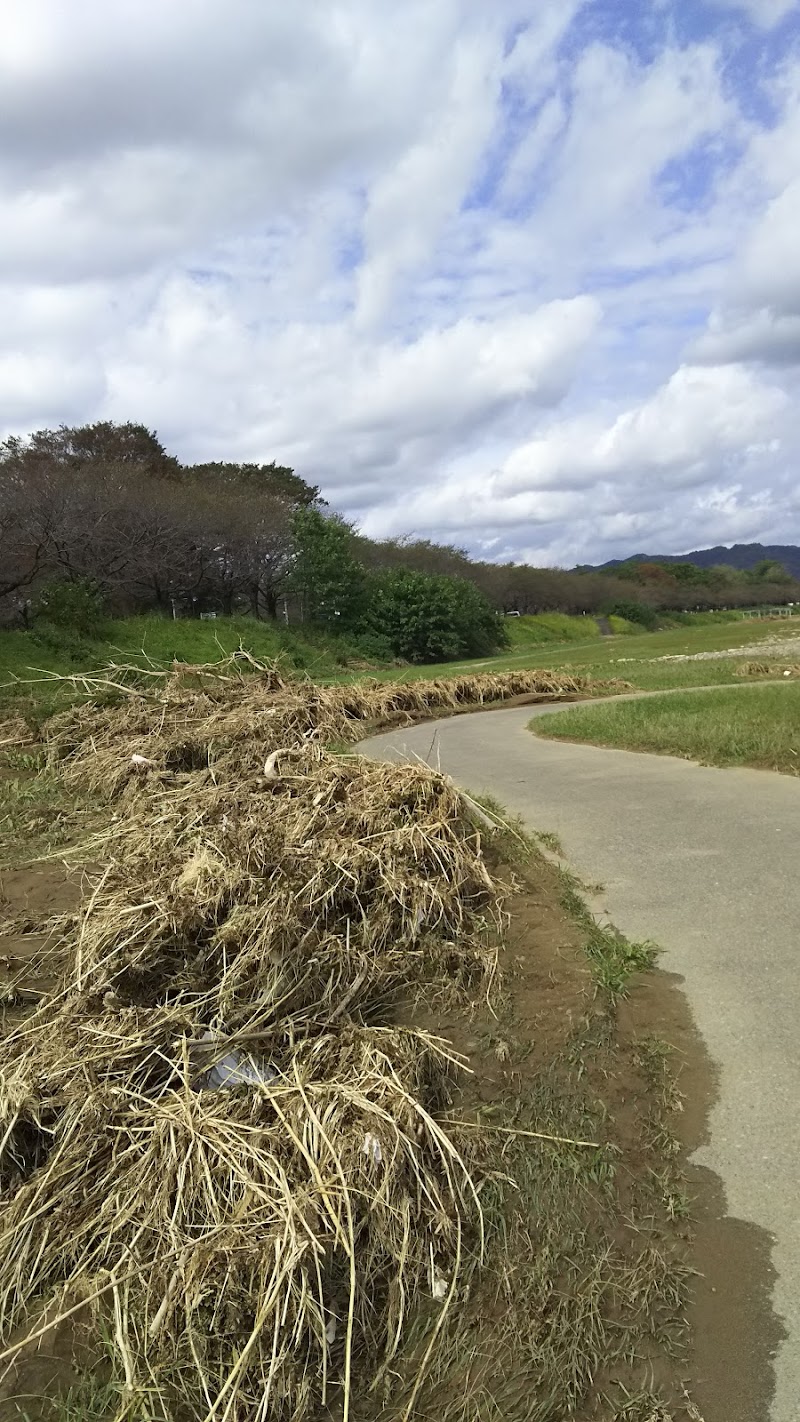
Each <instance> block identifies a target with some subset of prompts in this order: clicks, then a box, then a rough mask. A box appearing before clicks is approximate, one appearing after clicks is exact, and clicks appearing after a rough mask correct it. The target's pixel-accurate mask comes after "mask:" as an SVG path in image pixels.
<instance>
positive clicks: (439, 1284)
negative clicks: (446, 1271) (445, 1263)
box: [431, 1274, 450, 1303]
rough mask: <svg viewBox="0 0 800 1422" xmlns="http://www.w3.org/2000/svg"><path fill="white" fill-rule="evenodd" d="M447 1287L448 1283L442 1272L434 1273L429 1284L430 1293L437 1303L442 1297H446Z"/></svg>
mask: <svg viewBox="0 0 800 1422" xmlns="http://www.w3.org/2000/svg"><path fill="white" fill-rule="evenodd" d="M449 1288H450V1285H449V1283H448V1281H447V1279H445V1277H444V1275H443V1274H435V1275H434V1277H433V1283H432V1284H431V1293H432V1294H433V1297H434V1298H435V1299H436V1300H437V1302H438V1303H441V1302H442V1300H443V1299H446V1298H447V1293H448V1290H449Z"/></svg>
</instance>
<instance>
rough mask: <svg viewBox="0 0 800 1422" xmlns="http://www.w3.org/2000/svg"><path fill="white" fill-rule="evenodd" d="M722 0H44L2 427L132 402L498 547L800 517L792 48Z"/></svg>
mask: <svg viewBox="0 0 800 1422" xmlns="http://www.w3.org/2000/svg"><path fill="white" fill-rule="evenodd" d="M720 2H721V0H720ZM729 8H730V9H731V11H732V12H733V10H735V9H738V11H739V13H740V15H742V16H745V15H746V17H748V18H749V19H750V20H752V21H753V22H754V23H753V25H750V26H748V25H738V24H729V25H721V24H720V23H719V13H718V11H716V10H715V9H714V8H713V6H711V7H708V8H707V10H705V11H703V10H701V11H699V12H698V16H697V24H696V25H695V27H694V34H695V38H694V40H693V42H692V43H691V44H679V43H678V42H677V41H676V39H675V35H674V30H673V28H672V26H671V24H670V21H669V13H668V7H656V8H654V9H652V10H651V8H650V7H645V10H646V12H647V13H645V12H644V11H642V13H641V14H640V13H639V11H636V13H635V15H634V16H633V18H632V21H631V26H630V27H629V28H628V30H627V31H626V34H625V38H624V42H623V40H621V39H618V38H617V36H616V34H615V31H614V26H613V24H612V23H611V17H606V19H607V20H608V23H603V24H601V23H600V20H601V19H602V16H601V15H600V13H599V11H598V10H597V8H596V7H592V6H591V5H590V4H589V3H587V0H541V3H540V4H538V5H537V6H536V7H531V6H530V4H526V3H524V0H493V3H492V5H491V6H478V7H476V6H474V5H473V4H471V3H470V0H440V3H437V4H436V5H435V6H431V5H430V4H429V3H427V0H407V3H406V4H404V5H402V6H399V7H398V6H397V5H393V4H390V3H389V0H335V3H333V4H331V3H329V0H297V3H296V4H294V5H291V6H284V7H269V6H267V7H265V6H264V5H263V4H260V3H258V0H230V3H229V4H228V5H227V6H224V7H223V6H222V4H221V3H220V0H188V3H187V5H186V6H184V7H178V6H174V5H164V4H163V3H157V0H138V3H137V4H136V5H134V4H133V3H132V0H121V3H119V4H118V5H115V6H114V7H113V14H112V12H111V11H110V10H109V8H108V7H107V6H103V5H101V4H100V0H74V4H72V5H70V6H69V9H68V11H67V10H65V8H64V6H63V5H61V4H60V3H59V0H29V3H28V4H27V5H25V6H24V7H17V8H16V9H15V10H14V13H13V14H10V15H9V17H8V19H7V22H6V25H5V35H4V45H3V48H2V50H1V51H0V200H2V203H3V213H4V220H3V224H2V226H0V301H2V303H3V312H4V319H3V323H2V325H0V396H2V400H1V401H0V409H2V411H3V419H4V421H5V426H6V429H7V430H8V431H11V432H25V430H27V429H31V428H35V427H37V426H41V425H44V424H48V425H51V424H56V423H59V422H60V421H62V420H63V421H66V422H77V421H81V420H89V419H97V418H114V419H120V420H125V419H141V420H144V421H145V422H146V423H147V424H148V425H150V426H151V427H156V428H158V430H159V432H160V434H161V436H162V438H163V439H164V440H165V442H166V443H167V444H168V446H169V447H170V448H171V449H173V450H174V451H175V452H176V453H178V454H179V455H180V456H182V457H183V458H186V459H204V458H242V459H263V460H269V459H272V458H277V459H280V460H285V461H287V462H290V463H293V464H294V465H295V466H296V467H297V469H298V470H299V472H301V473H302V474H304V475H305V476H306V477H308V478H310V479H312V480H313V482H317V483H321V484H322V485H323V488H324V490H325V492H326V494H327V496H328V497H329V498H330V500H331V501H332V502H333V503H334V504H335V505H336V506H337V507H341V508H343V509H345V510H346V511H347V512H348V514H350V515H351V516H354V517H358V518H360V519H362V521H363V522H364V526H365V527H366V528H367V529H368V530H369V531H372V532H376V533H377V532H382V531H383V532H387V531H390V532H402V531H404V530H405V529H412V530H413V531H415V532H417V533H422V534H430V535H432V536H436V535H437V534H439V533H440V534H442V535H446V536H447V537H448V538H449V537H454V536H457V537H459V538H461V539H462V540H463V541H465V542H468V543H469V544H470V546H471V547H473V548H474V549H475V550H476V551H479V550H481V549H483V550H489V551H490V552H491V553H492V556H505V555H507V556H512V555H514V553H515V552H517V553H519V552H520V551H522V550H525V551H526V552H527V553H528V554H531V555H533V554H535V555H536V556H537V557H540V558H542V559H543V560H545V561H553V560H554V559H562V560H566V561H569V560H570V559H573V560H574V558H575V557H581V558H583V559H589V560H592V561H594V557H595V551H596V553H597V556H598V557H599V556H601V554H609V553H614V552H617V551H620V552H625V551H635V545H641V544H649V545H650V546H651V547H652V546H653V544H654V542H655V543H660V545H661V546H662V547H663V548H664V550H665V551H670V550H672V549H673V548H675V547H676V546H677V545H678V544H680V543H683V546H692V545H695V546H696V545H697V544H698V542H700V541H701V540H702V539H703V538H704V537H708V538H710V539H711V541H713V542H718V541H720V540H724V539H725V538H726V536H728V535H730V536H733V537H740V536H742V535H743V533H745V532H747V531H749V532H752V533H753V535H754V536H757V535H758V534H769V533H770V532H772V533H777V532H778V531H780V533H781V534H782V536H784V537H787V536H789V534H790V531H791V530H789V529H787V527H786V526H784V523H781V522H780V520H779V516H778V515H777V514H776V512H775V510H776V509H777V508H778V507H779V506H781V501H783V502H782V507H783V508H784V509H785V508H789V509H790V514H789V517H790V518H794V519H795V520H796V522H795V524H793V525H792V529H793V530H794V532H793V536H796V537H800V510H798V508H797V506H796V504H795V505H791V501H789V502H788V503H787V489H788V488H789V474H788V472H787V471H789V470H790V469H791V468H792V461H793V459H794V458H795V457H796V454H797V453H798V452H800V432H798V430H797V428H796V425H795V423H794V422H793V416H792V411H793V409H794V408H796V407H797V400H796V389H795V384H794V382H795V380H796V374H795V365H796V364H797V363H798V357H800V265H798V251H799V250H800V248H798V244H797V242H796V232H797V229H798V221H799V220H800V163H798V158H797V154H798V151H800V70H797V69H795V68H793V66H792V63H791V61H787V62H786V63H783V64H782V65H781V67H780V68H779V69H774V68H773V70H770V62H771V61H770V54H771V51H770V50H769V44H770V36H769V29H770V27H771V26H774V25H775V24H777V23H778V21H779V20H780V19H781V17H782V13H783V12H784V11H786V10H787V6H786V5H784V4H783V0H741V3H740V4H739V5H738V6H735V5H734V4H733V0H731V5H730V7H729ZM703 16H706V17H707V24H706V26H705V31H704V30H703ZM659 26H661V29H660V30H659ZM739 73H742V74H745V73H746V74H747V84H748V89H747V92H746V93H745V92H744V90H743V89H737V83H736V80H735V76H736V74H739ZM759 85H761V86H762V91H759ZM759 92H760V98H761V100H762V101H763V102H762V103H761V108H759V106H758V103H757V102H756V100H757V99H758V98H759ZM759 113H761V115H762V116H761V117H760V118H759V117H758V116H757V115H758V114H759ZM757 362H760V363H761V364H762V365H768V366H769V367H770V369H769V371H768V372H765V373H764V374H762V375H757V374H756V373H754V372H755V369H756V363H757ZM665 491H668V497H665ZM792 510H793V511H792ZM693 521H694V522H693ZM693 528H694V530H695V531H694V532H692V529H693ZM593 542H594V543H595V544H596V545H597V549H596V550H594V549H593V547H592V543H593ZM631 545H634V547H632V546H631Z"/></svg>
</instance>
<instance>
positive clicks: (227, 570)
mask: <svg viewBox="0 0 800 1422" xmlns="http://www.w3.org/2000/svg"><path fill="white" fill-rule="evenodd" d="M795 596H797V597H798V598H800V585H798V584H797V583H793V582H792V580H791V579H789V578H788V575H787V574H786V573H785V572H784V570H783V569H782V568H781V567H780V565H770V564H769V563H767V565H765V566H764V567H761V568H760V569H756V570H754V572H753V573H752V574H742V573H740V572H739V571H738V570H736V569H733V568H725V567H720V568H717V569H714V568H712V569H701V568H696V567H695V566H694V565H692V564H675V563H670V564H668V565H662V564H659V563H657V562H651V563H633V564H628V565H622V566H621V567H617V568H615V569H612V570H587V569H576V570H573V571H571V572H567V571H565V570H562V569H554V568H534V567H530V566H528V565H526V564H517V563H502V564H496V563H488V562H482V561H480V560H475V559H472V558H470V557H469V556H468V554H467V553H466V552H465V551H464V550H463V549H460V548H457V547H453V546H450V545H443V544H437V543H433V542H431V541H430V540H427V539H412V538H400V539H389V540H382V541H375V540H370V539H367V538H365V537H364V536H363V535H362V534H360V533H359V532H358V530H357V529H355V528H353V527H352V526H351V525H350V524H348V523H347V522H346V521H345V520H344V519H342V518H341V517H339V516H338V515H337V514H335V513H333V512H332V511H331V510H329V509H328V507H327V505H326V503H325V501H324V500H323V499H322V497H321V494H320V490H319V488H318V487H316V486H314V485H311V484H309V483H307V482H306V481H305V480H304V479H302V478H301V477H300V476H299V475H298V474H296V473H295V471H294V470H292V469H290V468H287V467H285V466H283V465H279V464H276V463H274V462H273V463H271V464H248V463H232V462H231V463H229V462H216V463H205V464H192V465H185V464H182V463H181V462H180V461H179V460H177V459H175V458H174V457H173V456H172V455H170V454H168V453H167V451H166V450H165V448H164V446H163V445H162V444H161V442H160V440H159V439H158V437H157V436H156V435H155V434H154V433H152V432H151V431H149V430H147V429H146V428H145V427H144V426H142V425H138V424H113V423H108V422H99V423H95V424H91V425H86V426H80V427H75V428H68V427H61V428H60V429H57V430H39V431H36V432H35V433H33V434H31V435H30V436H29V437H27V438H25V439H19V438H12V439H9V440H7V441H6V442H5V443H4V444H3V445H1V446H0V619H1V620H2V621H3V623H4V624H5V625H15V624H16V625H21V624H27V623H29V622H30V621H31V620H32V619H35V617H36V616H37V615H40V614H41V611H42V609H44V610H45V611H48V609H49V612H50V614H51V615H52V614H53V610H54V608H56V607H57V605H58V604H59V601H60V602H61V604H62V605H67V606H68V605H72V606H77V605H78V604H79V603H80V602H81V599H83V600H84V602H85V601H86V600H87V599H88V600H89V601H90V602H92V601H93V602H94V603H95V604H96V605H97V606H98V607H99V606H101V605H102V607H103V608H105V609H107V610H108V611H109V612H113V613H115V614H117V615H123V616H124V615H126V614H130V613H134V612H148V611H150V612H161V613H164V614H167V615H170V616H172V615H176V616H186V615H189V616H191V615H199V614H201V613H203V612H209V611H214V612H217V613H222V614H231V613H234V612H242V611H244V612H247V613H249V614H251V615H252V616H254V617H257V618H266V619H277V618H285V619H286V620H288V621H290V622H296V621H301V620H306V621H313V622H316V623H322V624H325V625H328V626H329V627H331V628H332V629H337V630H340V631H342V632H345V631H346V632H347V633H348V634H350V635H356V636H360V637H362V638H364V639H366V640H367V641H370V642H371V643H372V645H373V646H374V648H375V650H376V651H377V650H379V649H389V648H390V649H391V650H392V652H393V653H394V654H395V655H399V656H407V657H409V658H411V659H415V660H425V659H443V658H445V657H449V656H468V655H481V654H483V653H485V652H488V651H491V650H494V649H495V648H496V647H497V646H499V645H502V642H503V640H504V634H503V621H502V617H501V616H500V614H503V613H508V612H511V611H515V612H520V613H536V612H544V611H560V612H566V613H587V614H590V615H598V614H602V613H609V612H614V611H619V612H622V614H623V615H628V616H630V615H631V614H633V615H634V617H638V619H639V620H641V621H645V622H646V620H647V618H648V616H653V615H656V614H657V613H658V612H659V611H662V610H683V609H686V608H714V607H721V606H728V607H731V606H744V605H752V604H758V603H765V602H788V601H793V600H794V598H795Z"/></svg>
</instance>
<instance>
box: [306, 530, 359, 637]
mask: <svg viewBox="0 0 800 1422" xmlns="http://www.w3.org/2000/svg"><path fill="white" fill-rule="evenodd" d="M291 528H292V536H293V539H294V563H293V566H292V572H291V576H290V587H291V590H292V592H293V593H294V594H295V596H296V597H298V598H299V599H300V603H301V607H302V612H303V616H304V617H306V618H307V619H308V620H309V621H310V622H319V623H320V624H322V625H323V626H326V627H330V628H331V629H335V630H337V631H341V632H354V631H357V630H358V628H359V627H360V625H361V624H362V622H363V618H364V610H365V604H366V596H367V574H366V572H365V570H364V567H363V565H362V564H361V563H360V562H359V561H358V559H357V558H356V556H355V552H354V542H355V536H354V533H353V530H352V528H351V526H350V524H349V523H347V522H346V521H345V519H343V518H340V516H339V515H338V514H333V515H330V516H328V517H326V516H325V515H324V514H322V513H320V511H319V510H318V509H314V508H301V509H298V510H297V511H296V513H295V514H294V516H293V518H292V524H291Z"/></svg>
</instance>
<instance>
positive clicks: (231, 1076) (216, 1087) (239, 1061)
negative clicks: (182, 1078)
mask: <svg viewBox="0 0 800 1422" xmlns="http://www.w3.org/2000/svg"><path fill="white" fill-rule="evenodd" d="M218 1040H219V1039H218V1037H217V1036H216V1035H215V1033H213V1032H204V1033H203V1036H202V1037H201V1038H200V1041H199V1042H195V1043H193V1044H192V1046H191V1048H190V1051H189V1055H190V1059H192V1058H194V1061H193V1065H195V1066H196V1065H198V1062H197V1058H198V1056H200V1057H201V1060H202V1057H203V1056H204V1057H205V1058H206V1060H207V1059H208V1058H207V1051H208V1048H210V1047H212V1046H213V1045H214V1043H215V1042H217V1041H218ZM201 1054H202V1056H201ZM277 1075H278V1073H277V1072H276V1070H275V1068H274V1067H271V1066H270V1065H269V1063H268V1062H264V1061H259V1060H258V1059H257V1058H255V1057H251V1056H250V1055H249V1054H248V1053H246V1052H236V1051H233V1052H226V1053H225V1056H224V1057H221V1058H220V1060H219V1061H218V1062H214V1065H213V1066H210V1067H208V1068H207V1070H206V1071H203V1072H201V1073H200V1075H199V1076H198V1077H197V1078H196V1080H195V1082H194V1085H195V1088H196V1090H198V1091H228V1090H230V1089H231V1088H233V1087H234V1086H269V1084H270V1082H271V1081H274V1080H275V1078H276V1076H277Z"/></svg>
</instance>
